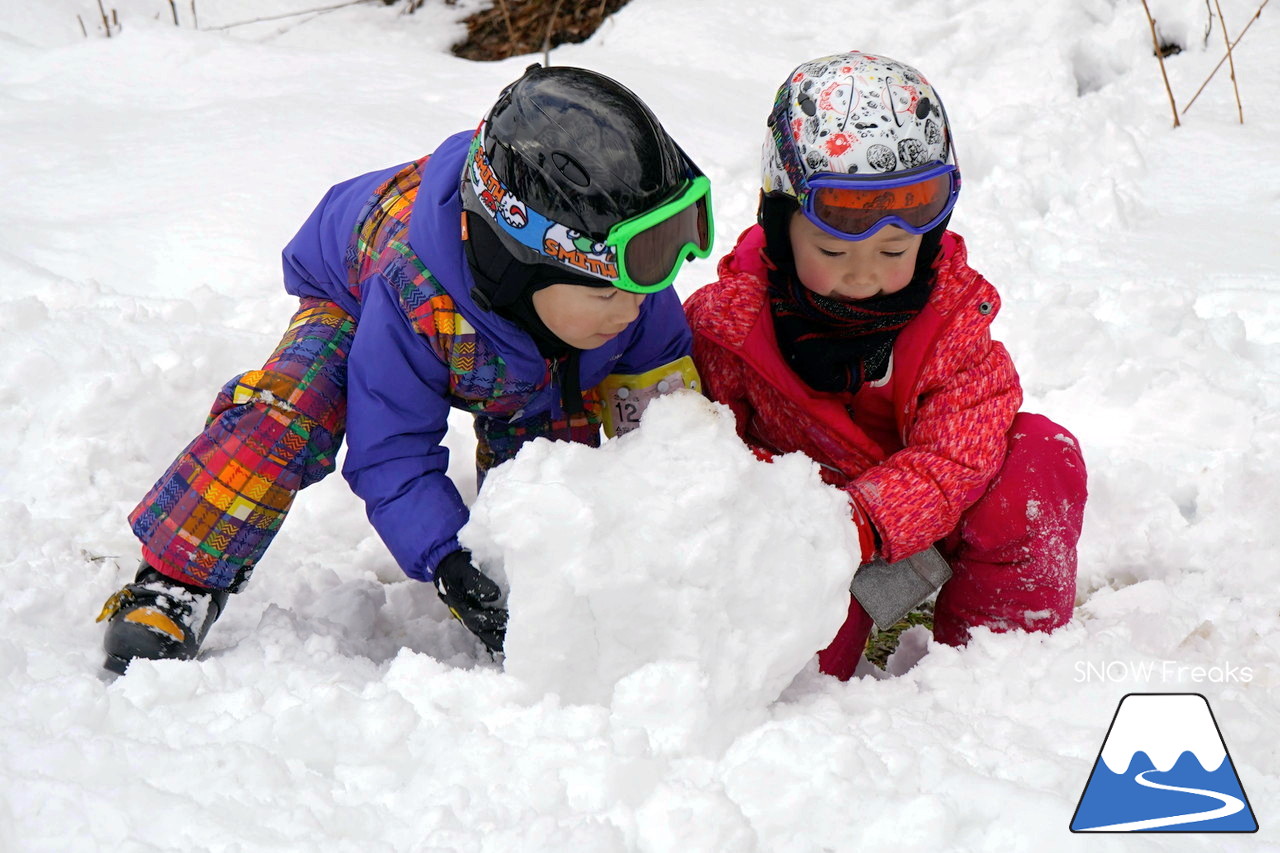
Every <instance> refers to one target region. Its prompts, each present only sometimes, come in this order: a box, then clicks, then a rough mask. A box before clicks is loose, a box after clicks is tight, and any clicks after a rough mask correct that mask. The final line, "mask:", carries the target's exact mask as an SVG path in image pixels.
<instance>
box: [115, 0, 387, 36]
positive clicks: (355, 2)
mask: <svg viewBox="0 0 1280 853" xmlns="http://www.w3.org/2000/svg"><path fill="white" fill-rule="evenodd" d="M98 2H102V0H98ZM380 2H382V0H347V2H346V3H337V4H335V5H333V6H320V7H317V8H315V9H300V10H298V11H297V12H287V13H285V14H283V15H268V16H266V17H265V18H254V19H252V20H249V21H237V22H235V23H234V24H223V25H222V26H220V27H209V29H210V30H229V29H231V28H232V27H243V26H246V25H248V24H259V23H262V22H263V21H279V20H280V19H282V18H296V17H298V16H299V15H310V14H312V13H313V12H332V11H334V10H335V9H344V8H346V7H347V6H359V5H361V4H362V3H380Z"/></svg>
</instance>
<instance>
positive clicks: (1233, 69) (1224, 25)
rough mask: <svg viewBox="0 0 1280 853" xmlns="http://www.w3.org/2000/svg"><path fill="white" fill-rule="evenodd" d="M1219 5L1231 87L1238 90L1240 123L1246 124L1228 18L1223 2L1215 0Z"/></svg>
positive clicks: (1237, 104) (1237, 101) (1219, 16)
mask: <svg viewBox="0 0 1280 853" xmlns="http://www.w3.org/2000/svg"><path fill="white" fill-rule="evenodd" d="M1213 5H1214V6H1217V7H1218V20H1220V21H1222V40H1223V41H1225V42H1226V43H1227V62H1228V63H1229V64H1230V65H1231V88H1233V89H1235V92H1236V112H1238V113H1239V114H1240V123H1241V124H1244V104H1242V103H1240V84H1239V83H1237V82H1236V60H1235V57H1233V56H1232V55H1231V37H1230V36H1228V35H1227V19H1226V18H1224V17H1223V16H1222V4H1221V3H1219V2H1218V0H1213Z"/></svg>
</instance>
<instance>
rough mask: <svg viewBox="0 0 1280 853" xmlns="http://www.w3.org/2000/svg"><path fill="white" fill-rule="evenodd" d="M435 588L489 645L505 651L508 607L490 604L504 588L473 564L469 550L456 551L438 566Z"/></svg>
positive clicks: (473, 631) (497, 650)
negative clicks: (499, 586) (506, 608)
mask: <svg viewBox="0 0 1280 853" xmlns="http://www.w3.org/2000/svg"><path fill="white" fill-rule="evenodd" d="M435 584H436V592H437V593H439V595H440V600H441V601H443V602H444V603H445V606H446V607H448V608H449V612H450V613H452V614H453V618H455V619H457V620H458V621H459V622H461V623H462V624H463V626H464V627H465V628H466V629H467V630H468V631H470V632H471V633H473V634H475V635H476V636H477V637H479V638H480V642H482V643H484V646H485V648H486V649H488V650H489V651H490V653H493V652H500V651H502V640H503V638H504V637H505V636H506V633H507V611H506V610H503V609H502V608H501V607H490V606H488V605H490V604H492V603H493V602H495V601H497V600H498V598H499V596H501V595H502V591H501V590H499V589H498V585H497V584H496V583H494V582H493V581H492V580H491V579H490V578H489V577H488V576H487V575H485V574H484V573H483V572H481V571H480V570H479V569H477V568H476V567H475V566H473V565H471V553H470V552H469V551H454V552H453V553H452V554H449V555H448V556H447V557H445V558H444V559H443V560H441V561H440V565H438V566H436V577H435Z"/></svg>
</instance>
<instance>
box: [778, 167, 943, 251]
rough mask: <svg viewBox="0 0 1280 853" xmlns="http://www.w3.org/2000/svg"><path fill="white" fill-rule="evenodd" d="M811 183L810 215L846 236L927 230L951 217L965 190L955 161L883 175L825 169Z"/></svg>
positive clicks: (815, 221) (803, 205)
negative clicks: (889, 229) (893, 229)
mask: <svg viewBox="0 0 1280 853" xmlns="http://www.w3.org/2000/svg"><path fill="white" fill-rule="evenodd" d="M807 183H808V192H807V193H806V194H805V197H804V201H803V202H802V203H801V209H802V210H803V211H804V215H805V217H806V218H808V220H809V221H810V222H812V223H813V224H814V225H817V226H818V227H819V228H821V229H822V230H823V231H826V232H827V233H828V234H830V235H831V236H833V237H839V238H841V239H843V240H865V239H866V238H868V237H870V236H871V235H872V234H874V233H876V232H877V231H879V230H880V229H881V228H883V227H884V226H886V225H896V226H898V227H899V228H901V229H902V230H903V231H906V232H907V233H909V234H923V233H925V232H926V231H929V230H930V229H932V228H935V227H937V225H938V224H939V223H940V222H942V220H944V219H946V218H947V216H948V215H949V214H950V213H951V210H952V208H954V207H955V205H956V197H957V196H958V195H959V194H960V172H959V171H958V170H957V169H956V167H955V166H954V165H953V164H950V163H938V164H935V165H932V166H925V167H923V168H919V169H912V170H910V171H906V172H895V173H892V174H889V175H884V176H871V175H842V174H836V173H834V172H825V173H819V174H817V175H814V176H813V177H812V178H809V180H808V182H807Z"/></svg>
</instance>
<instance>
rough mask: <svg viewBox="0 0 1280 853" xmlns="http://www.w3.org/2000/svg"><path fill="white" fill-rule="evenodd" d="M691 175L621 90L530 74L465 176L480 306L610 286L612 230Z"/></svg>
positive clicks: (509, 92)
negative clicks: (556, 289)
mask: <svg viewBox="0 0 1280 853" xmlns="http://www.w3.org/2000/svg"><path fill="white" fill-rule="evenodd" d="M691 171H696V166H693V164H692V163H691V161H690V160H689V159H688V157H687V156H686V155H685V154H684V152H683V151H681V150H680V148H679V146H677V145H676V143H675V141H674V140H673V139H672V138H671V137H670V136H669V135H668V134H667V132H666V131H665V130H664V129H663V127H662V125H661V123H659V121H658V119H657V118H656V117H655V116H654V115H653V113H652V112H651V111H650V110H649V108H648V107H647V106H645V104H644V103H643V102H642V101H641V100H640V99H639V98H638V97H637V96H636V95H635V94H634V93H633V92H631V91H630V90H629V89H627V88H626V87H624V86H623V85H621V84H620V83H618V82H617V81H615V80H612V79H610V78H609V77H606V76H604V75H603V74H598V73H596V72H594V71H588V70H587V69H584V68H572V67H566V66H556V67H552V68H543V67H541V66H539V65H536V64H535V65H531V66H529V68H528V69H527V70H526V71H525V73H524V75H523V76H521V77H520V79H519V80H516V81H515V82H514V83H512V84H510V85H509V86H507V87H506V89H504V90H503V92H502V94H501V95H500V96H499V97H498V100H497V102H496V103H495V104H494V105H493V107H492V108H491V109H490V110H489V113H488V115H486V116H485V118H484V121H483V122H482V123H481V124H480V127H479V128H478V129H477V131H476V136H475V138H474V139H473V140H472V148H471V151H470V152H469V154H468V156H467V160H466V163H465V165H464V167H463V171H462V175H461V195H462V203H463V207H464V209H465V210H466V212H467V213H466V222H467V234H468V251H467V255H468V259H469V261H470V263H471V266H472V271H473V273H474V274H475V279H476V284H477V289H478V291H479V293H478V294H477V296H478V301H479V302H481V304H484V305H486V307H502V306H504V305H510V304H511V303H512V302H514V301H515V300H516V299H517V298H518V297H519V296H520V295H521V293H523V292H524V291H526V290H528V289H530V288H535V289H536V288H537V287H538V286H546V285H548V284H552V283H557V282H563V283H569V284H585V285H591V286H597V287H607V286H610V285H611V284H612V283H613V281H612V280H611V279H610V278H609V276H608V275H607V274H606V273H604V272H602V270H604V269H605V268H606V265H605V264H604V263H602V261H603V258H604V255H603V253H604V252H605V247H604V246H603V244H602V241H603V240H604V239H605V238H606V236H608V233H609V229H610V228H612V227H613V226H614V225H616V224H618V223H619V222H622V221H624V220H626V219H629V218H631V217H633V216H636V215H638V214H641V213H644V212H646V211H648V210H650V209H652V208H654V207H656V206H658V205H659V204H660V203H662V202H664V201H666V200H667V199H668V198H669V197H671V196H672V195H673V194H674V193H676V192H678V191H679V190H680V189H681V188H682V187H683V186H684V185H685V183H686V182H687V180H688V178H689V176H690V173H691ZM542 220H547V222H542ZM535 221H536V222H537V223H538V224H539V225H541V226H542V231H539V230H538V228H535V227H534V222H535ZM547 226H550V227H549V229H548V227H547ZM544 231H545V233H546V234H551V233H552V232H553V231H555V232H556V233H557V234H558V241H559V242H554V243H553V242H551V240H550V237H547V236H544V233H543V232H544ZM547 246H551V249H553V250H554V251H549V250H548V248H546V247H547ZM561 247H563V248H567V249H569V250H570V251H567V252H566V251H561V250H560V248H561Z"/></svg>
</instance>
